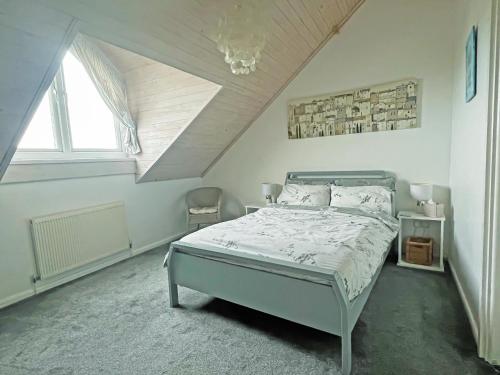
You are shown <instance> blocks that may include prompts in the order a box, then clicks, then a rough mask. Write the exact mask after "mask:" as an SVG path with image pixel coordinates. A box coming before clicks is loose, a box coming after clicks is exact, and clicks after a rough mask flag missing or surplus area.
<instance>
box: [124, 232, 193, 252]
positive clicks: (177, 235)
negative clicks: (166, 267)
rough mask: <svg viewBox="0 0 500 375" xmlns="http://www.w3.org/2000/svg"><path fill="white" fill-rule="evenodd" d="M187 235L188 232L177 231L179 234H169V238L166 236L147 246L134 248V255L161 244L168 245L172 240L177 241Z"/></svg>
mask: <svg viewBox="0 0 500 375" xmlns="http://www.w3.org/2000/svg"><path fill="white" fill-rule="evenodd" d="M185 235H186V232H182V233H177V234H174V235H172V236H169V237H167V238H164V239H162V240H159V241H156V242H153V243H150V244H148V245H145V246H141V247H138V248H137V249H132V255H133V256H135V255H139V254H142V253H145V252H146V251H149V250H153V249H156V248H157V247H159V246H163V245H166V244H168V243H170V242H173V241H176V240H178V239H179V238H181V237H184V236H185Z"/></svg>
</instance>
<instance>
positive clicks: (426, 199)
mask: <svg viewBox="0 0 500 375" xmlns="http://www.w3.org/2000/svg"><path fill="white" fill-rule="evenodd" d="M410 194H411V196H412V197H413V199H415V200H416V201H417V206H423V204H424V203H432V184H425V183H414V184H411V185H410Z"/></svg>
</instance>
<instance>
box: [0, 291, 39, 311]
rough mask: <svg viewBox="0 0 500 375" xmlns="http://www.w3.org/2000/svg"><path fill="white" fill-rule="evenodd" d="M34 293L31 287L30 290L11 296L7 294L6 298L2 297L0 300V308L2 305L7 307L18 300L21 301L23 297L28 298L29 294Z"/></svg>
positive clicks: (32, 294)
mask: <svg viewBox="0 0 500 375" xmlns="http://www.w3.org/2000/svg"><path fill="white" fill-rule="evenodd" d="M34 295H35V291H34V290H33V289H30V290H25V291H24V292H20V293H16V294H14V295H12V296H9V297H7V298H4V299H2V300H0V309H3V308H4V307H7V306H9V305H13V304H14V303H17V302H19V301H22V300H23V299H26V298H29V297H31V296H34Z"/></svg>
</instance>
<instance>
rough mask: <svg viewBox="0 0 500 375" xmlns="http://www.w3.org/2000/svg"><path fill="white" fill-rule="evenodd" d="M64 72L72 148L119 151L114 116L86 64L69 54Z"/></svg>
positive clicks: (64, 63)
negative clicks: (89, 74)
mask: <svg viewBox="0 0 500 375" xmlns="http://www.w3.org/2000/svg"><path fill="white" fill-rule="evenodd" d="M63 71H64V82H65V85H66V95H67V100H68V115H69V125H70V128H71V143H72V145H73V148H74V149H116V148H117V142H116V133H115V125H114V117H113V114H112V113H111V111H110V110H109V109H108V107H107V106H106V103H104V101H103V100H102V98H101V96H100V95H99V92H98V91H97V89H96V88H95V86H94V83H93V82H92V80H91V79H90V77H89V76H88V74H87V72H86V70H85V68H84V67H83V65H82V64H81V63H80V62H79V61H78V60H77V59H76V58H75V57H74V56H73V55H72V54H71V53H67V54H66V57H65V58H64V61H63Z"/></svg>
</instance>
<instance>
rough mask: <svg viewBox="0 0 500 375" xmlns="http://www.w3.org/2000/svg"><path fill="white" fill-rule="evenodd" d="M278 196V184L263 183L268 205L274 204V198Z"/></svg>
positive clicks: (263, 192)
mask: <svg viewBox="0 0 500 375" xmlns="http://www.w3.org/2000/svg"><path fill="white" fill-rule="evenodd" d="M275 194H276V184H272V183H270V182H263V183H262V195H264V196H265V197H266V203H267V204H271V203H273V196H274V195H275Z"/></svg>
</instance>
